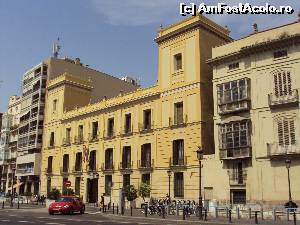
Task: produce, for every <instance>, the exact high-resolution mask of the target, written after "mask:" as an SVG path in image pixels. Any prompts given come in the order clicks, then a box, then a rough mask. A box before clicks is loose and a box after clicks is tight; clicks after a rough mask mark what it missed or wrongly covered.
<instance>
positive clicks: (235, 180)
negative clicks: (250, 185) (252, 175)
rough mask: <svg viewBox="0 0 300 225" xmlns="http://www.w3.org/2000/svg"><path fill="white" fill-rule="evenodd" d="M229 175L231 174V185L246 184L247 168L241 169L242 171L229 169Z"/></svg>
mask: <svg viewBox="0 0 300 225" xmlns="http://www.w3.org/2000/svg"><path fill="white" fill-rule="evenodd" d="M228 175H229V185H232V186H245V185H246V180H247V171H246V170H241V171H235V170H230V171H228Z"/></svg>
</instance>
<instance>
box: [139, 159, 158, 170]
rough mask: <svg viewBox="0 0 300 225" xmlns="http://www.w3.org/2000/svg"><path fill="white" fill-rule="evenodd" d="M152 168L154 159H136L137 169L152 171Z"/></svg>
mask: <svg viewBox="0 0 300 225" xmlns="http://www.w3.org/2000/svg"><path fill="white" fill-rule="evenodd" d="M153 168H154V159H152V161H151V160H138V169H139V170H140V171H145V172H146V171H149V172H150V171H152V170H153Z"/></svg>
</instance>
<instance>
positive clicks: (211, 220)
mask: <svg viewBox="0 0 300 225" xmlns="http://www.w3.org/2000/svg"><path fill="white" fill-rule="evenodd" d="M91 210H92V209H91ZM94 211H95V209H94ZM96 211H97V212H99V209H97V210H96ZM96 211H95V212H96ZM116 213H117V211H116V208H115V212H114V214H113V211H112V210H109V211H107V212H101V215H102V216H105V217H109V218H114V219H116V220H123V221H124V218H126V219H128V220H131V219H132V220H135V221H136V220H141V221H143V222H147V221H149V222H150V221H159V223H160V224H161V223H164V221H165V222H166V223H171V224H172V223H175V222H176V223H180V224H199V223H200V221H199V218H198V217H196V216H195V215H191V216H189V217H186V218H185V220H183V216H173V215H165V218H162V216H158V215H148V217H145V215H144V214H143V213H141V209H133V210H132V216H131V213H130V210H125V212H124V215H120V214H116ZM119 213H120V210H119ZM291 219H292V218H291ZM297 222H298V224H299V225H300V221H297ZM201 224H220V225H221V224H229V218H226V217H218V218H215V217H211V216H209V217H208V218H207V221H201ZM231 224H241V225H252V224H255V219H254V218H253V219H251V220H250V219H236V218H232V221H231ZM258 224H264V225H277V224H278V225H279V224H280V225H293V224H294V223H293V221H292V220H291V221H287V220H277V221H274V220H261V219H260V218H258Z"/></svg>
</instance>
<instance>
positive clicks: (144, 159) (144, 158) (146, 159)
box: [140, 144, 151, 168]
mask: <svg viewBox="0 0 300 225" xmlns="http://www.w3.org/2000/svg"><path fill="white" fill-rule="evenodd" d="M140 166H141V167H145V168H150V167H151V144H143V145H142V149H141V165H140Z"/></svg>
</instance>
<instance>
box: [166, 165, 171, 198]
mask: <svg viewBox="0 0 300 225" xmlns="http://www.w3.org/2000/svg"><path fill="white" fill-rule="evenodd" d="M167 173H168V177H169V199H170V200H171V195H170V194H171V175H172V171H171V170H168V171H167Z"/></svg>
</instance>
